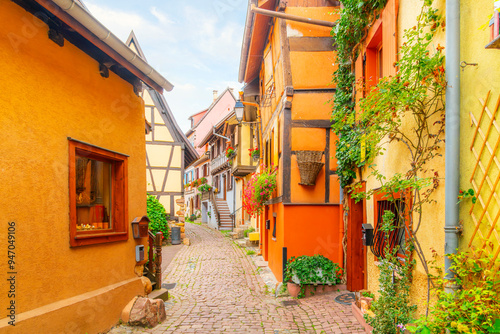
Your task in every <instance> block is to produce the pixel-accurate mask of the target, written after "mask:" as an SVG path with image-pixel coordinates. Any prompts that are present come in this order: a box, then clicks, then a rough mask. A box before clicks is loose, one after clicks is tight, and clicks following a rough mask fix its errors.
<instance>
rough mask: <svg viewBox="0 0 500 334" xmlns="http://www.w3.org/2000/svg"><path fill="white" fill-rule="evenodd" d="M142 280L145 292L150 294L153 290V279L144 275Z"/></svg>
mask: <svg viewBox="0 0 500 334" xmlns="http://www.w3.org/2000/svg"><path fill="white" fill-rule="evenodd" d="M141 281H142V286H144V294H146V295H148V294H150V293H151V291H153V285H152V284H151V281H150V280H149V278H147V277H144V276H142V277H141Z"/></svg>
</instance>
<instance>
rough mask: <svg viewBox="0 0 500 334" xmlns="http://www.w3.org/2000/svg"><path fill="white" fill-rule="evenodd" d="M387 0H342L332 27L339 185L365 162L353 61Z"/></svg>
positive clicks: (334, 108)
mask: <svg viewBox="0 0 500 334" xmlns="http://www.w3.org/2000/svg"><path fill="white" fill-rule="evenodd" d="M386 3H387V0H368V1H359V0H346V1H342V5H343V8H342V9H340V13H339V14H340V18H339V19H338V20H337V24H336V26H335V27H334V28H333V30H332V36H333V37H334V39H335V43H336V45H337V60H336V64H337V65H338V68H337V70H336V71H335V73H334V75H333V82H334V84H335V86H336V92H335V98H334V103H333V113H332V122H333V130H334V131H335V133H336V134H337V136H338V141H337V153H336V157H337V164H338V167H337V175H338V176H339V180H340V184H341V186H342V187H345V186H347V185H349V183H350V182H351V181H352V180H353V179H355V178H356V169H357V168H358V167H362V166H364V165H365V161H364V160H363V159H362V157H361V140H362V136H363V131H362V127H360V126H359V125H358V124H356V120H355V102H354V89H355V75H354V62H355V60H356V58H357V56H358V53H359V52H358V48H359V46H360V45H361V42H362V41H363V40H364V39H365V37H366V35H367V33H368V29H369V28H370V26H371V24H372V23H373V21H374V20H375V19H376V18H377V16H378V14H379V12H380V10H382V9H383V8H384V6H385V4H386Z"/></svg>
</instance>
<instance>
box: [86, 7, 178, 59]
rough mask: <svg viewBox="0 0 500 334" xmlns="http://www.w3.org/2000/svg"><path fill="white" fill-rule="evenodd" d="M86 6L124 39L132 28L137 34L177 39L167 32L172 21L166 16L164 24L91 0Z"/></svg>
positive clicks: (167, 40)
mask: <svg viewBox="0 0 500 334" xmlns="http://www.w3.org/2000/svg"><path fill="white" fill-rule="evenodd" d="M86 6H87V8H88V9H89V11H90V12H91V13H92V15H93V16H94V17H95V18H96V19H98V20H99V21H100V22H102V23H103V24H104V25H105V26H106V28H108V29H109V30H110V31H111V32H112V33H113V34H115V35H116V36H118V37H119V38H120V39H121V40H122V41H125V40H126V39H127V37H128V36H129V34H130V31H131V30H134V31H135V33H136V35H144V36H148V35H153V36H155V38H156V39H159V40H162V41H164V42H175V41H176V39H175V37H174V35H173V34H167V33H166V31H167V29H166V28H167V27H166V26H168V25H169V24H171V23H172V22H171V21H169V20H168V19H167V18H166V17H164V19H165V20H164V21H163V22H161V23H162V24H161V25H158V24H153V22H151V21H150V20H148V19H147V18H146V17H144V16H142V15H139V14H137V13H135V12H134V13H132V12H127V11H123V10H118V9H113V8H109V7H106V6H102V5H100V4H97V3H95V2H91V1H87V2H86ZM160 16H161V14H160ZM139 42H141V40H139ZM146 57H147V55H146Z"/></svg>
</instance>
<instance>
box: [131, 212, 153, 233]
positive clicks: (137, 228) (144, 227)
mask: <svg viewBox="0 0 500 334" xmlns="http://www.w3.org/2000/svg"><path fill="white" fill-rule="evenodd" d="M149 222H150V220H149V218H148V216H142V217H135V218H134V220H132V234H133V236H134V239H140V238H145V237H147V236H148V228H149Z"/></svg>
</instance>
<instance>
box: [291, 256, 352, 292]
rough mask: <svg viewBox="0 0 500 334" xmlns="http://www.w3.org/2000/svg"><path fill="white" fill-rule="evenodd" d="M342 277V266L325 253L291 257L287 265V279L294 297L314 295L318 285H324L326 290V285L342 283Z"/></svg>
mask: <svg viewBox="0 0 500 334" xmlns="http://www.w3.org/2000/svg"><path fill="white" fill-rule="evenodd" d="M341 277H342V268H340V267H339V265H338V264H336V263H334V262H333V261H331V260H330V259H327V258H326V257H324V256H323V255H314V256H306V255H303V256H299V257H297V258H296V257H291V258H290V260H288V262H287V265H286V272H285V281H286V282H287V287H288V291H289V292H290V295H292V296H293V297H298V298H302V297H305V296H306V293H308V294H309V295H313V294H314V293H315V292H316V286H317V285H322V286H323V291H325V285H329V286H331V285H337V284H340V283H341ZM307 288H309V289H307ZM311 288H312V289H311ZM306 289H307V290H309V291H306ZM331 289H332V288H331ZM331 291H333V290H331Z"/></svg>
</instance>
